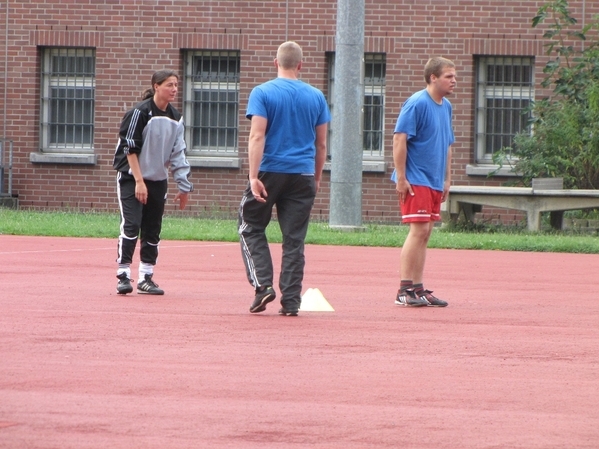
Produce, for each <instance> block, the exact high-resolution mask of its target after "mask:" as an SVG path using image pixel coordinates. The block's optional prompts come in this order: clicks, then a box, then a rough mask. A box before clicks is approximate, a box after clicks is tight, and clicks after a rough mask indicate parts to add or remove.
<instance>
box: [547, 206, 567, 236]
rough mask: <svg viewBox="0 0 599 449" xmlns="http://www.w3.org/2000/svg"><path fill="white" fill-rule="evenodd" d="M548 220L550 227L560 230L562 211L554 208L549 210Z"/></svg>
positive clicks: (562, 217)
mask: <svg viewBox="0 0 599 449" xmlns="http://www.w3.org/2000/svg"><path fill="white" fill-rule="evenodd" d="M549 222H550V223H551V227H552V228H553V229H557V230H558V231H561V229H562V226H563V222H564V211H563V210H554V211H552V212H549Z"/></svg>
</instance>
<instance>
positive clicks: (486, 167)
mask: <svg viewBox="0 0 599 449" xmlns="http://www.w3.org/2000/svg"><path fill="white" fill-rule="evenodd" d="M498 168H499V165H495V164H468V165H466V174H467V175H468V176H489V175H490V174H491V173H493V172H494V171H495V170H497V169H498ZM492 176H504V177H508V176H509V177H514V176H518V174H517V173H514V172H513V171H512V169H511V168H510V167H502V168H501V169H499V170H498V171H497V173H493V175H492Z"/></svg>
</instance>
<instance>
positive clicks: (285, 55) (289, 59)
mask: <svg viewBox="0 0 599 449" xmlns="http://www.w3.org/2000/svg"><path fill="white" fill-rule="evenodd" d="M277 62H278V63H279V66H281V67H282V68H284V69H286V70H287V69H295V68H296V67H297V66H298V65H299V63H300V62H302V47H300V46H299V45H298V44H296V43H295V42H292V41H288V42H283V43H282V44H281V45H279V49H278V50H277Z"/></svg>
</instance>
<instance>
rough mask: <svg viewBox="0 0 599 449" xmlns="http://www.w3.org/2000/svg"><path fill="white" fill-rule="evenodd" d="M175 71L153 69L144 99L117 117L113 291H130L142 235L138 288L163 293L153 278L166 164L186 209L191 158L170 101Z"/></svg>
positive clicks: (174, 91)
mask: <svg viewBox="0 0 599 449" xmlns="http://www.w3.org/2000/svg"><path fill="white" fill-rule="evenodd" d="M178 84H179V77H178V76H177V74H176V73H175V72H173V71H170V70H159V71H157V72H156V73H154V75H152V87H151V88H150V89H148V90H146V91H145V92H144V94H143V96H142V100H143V101H142V102H141V103H139V104H137V105H136V106H135V107H134V108H133V109H131V110H130V111H127V113H126V114H125V116H124V117H123V120H122V122H121V128H120V132H119V142H118V144H117V147H116V151H115V155H114V161H113V167H114V169H115V170H117V172H118V174H117V196H118V201H119V208H120V211H121V224H120V233H119V240H118V255H117V263H118V269H117V278H118V284H117V293H119V294H123V295H124V294H127V293H131V292H132V291H133V286H132V285H131V262H132V259H133V253H134V252H135V246H136V244H137V239H138V237H139V239H140V264H139V280H138V283H137V293H143V294H149V295H163V294H164V291H163V290H162V289H160V288H158V285H157V284H156V283H155V282H154V281H153V280H152V276H153V274H154V265H156V259H157V258H158V244H159V243H160V231H161V228H162V216H163V214H164V205H165V203H166V193H167V184H168V168H169V167H170V170H171V173H172V175H173V178H174V180H175V182H176V183H177V186H178V187H179V192H178V193H177V194H176V195H175V201H179V208H180V209H184V208H185V206H186V204H187V200H188V193H189V192H191V191H192V190H193V186H192V184H191V183H190V182H189V180H188V176H189V171H190V168H189V163H188V162H187V158H186V157H185V151H186V145H185V140H184V124H183V117H182V116H181V114H180V113H179V111H177V110H176V109H175V108H174V107H173V106H172V105H171V102H172V101H173V100H174V99H175V96H176V95H177V90H178Z"/></svg>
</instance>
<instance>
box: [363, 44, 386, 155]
mask: <svg viewBox="0 0 599 449" xmlns="http://www.w3.org/2000/svg"><path fill="white" fill-rule="evenodd" d="M384 100H385V55H382V54H366V55H365V56H364V129H363V134H364V157H382V156H383V129H384V123H383V118H384V116H385V115H384V109H385V108H384V105H385V101H384Z"/></svg>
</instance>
